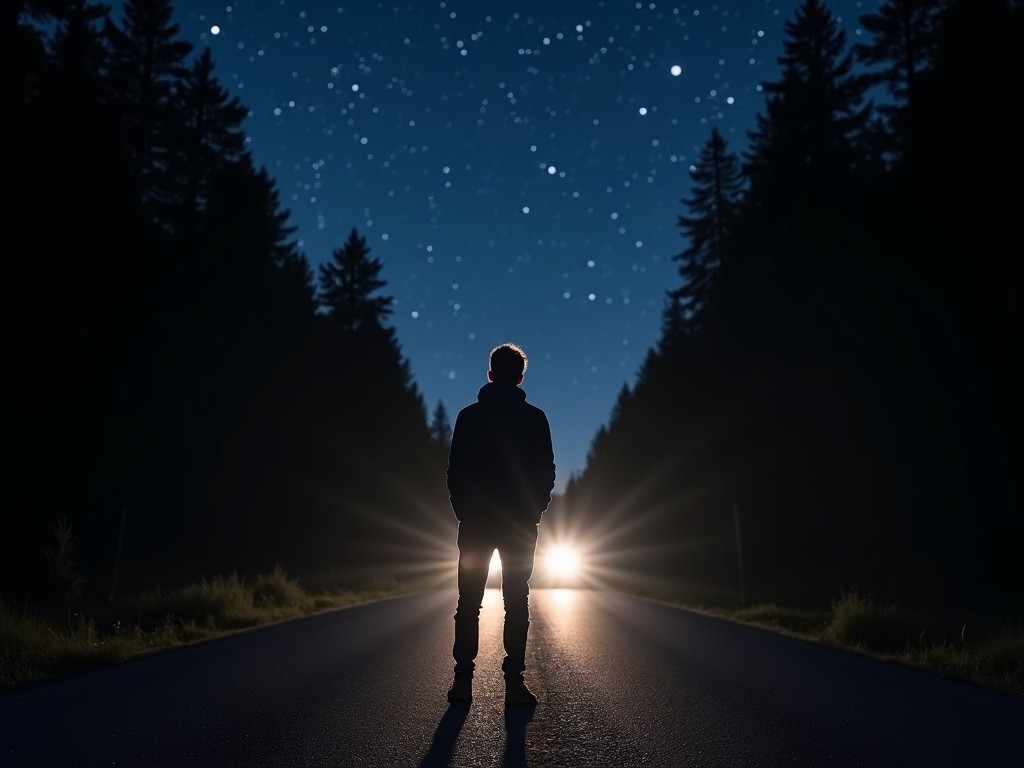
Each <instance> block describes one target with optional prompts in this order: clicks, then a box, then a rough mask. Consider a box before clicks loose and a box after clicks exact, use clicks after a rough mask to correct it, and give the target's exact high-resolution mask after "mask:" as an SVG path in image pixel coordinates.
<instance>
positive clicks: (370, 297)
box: [319, 227, 393, 332]
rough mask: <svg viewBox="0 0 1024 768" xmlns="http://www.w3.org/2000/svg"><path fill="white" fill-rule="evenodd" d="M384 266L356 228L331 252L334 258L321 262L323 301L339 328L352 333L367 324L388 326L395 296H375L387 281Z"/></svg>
mask: <svg viewBox="0 0 1024 768" xmlns="http://www.w3.org/2000/svg"><path fill="white" fill-rule="evenodd" d="M381 267H382V264H381V262H380V260H379V259H376V258H373V257H371V256H370V249H369V247H368V246H367V245H366V238H365V237H362V236H361V235H360V234H359V232H358V231H357V230H356V229H355V227H353V228H352V232H351V233H350V234H349V236H348V240H346V241H345V244H344V245H343V246H342V247H341V248H336V249H335V250H334V252H333V253H332V254H331V260H330V261H329V262H327V263H326V264H321V265H320V295H319V302H320V305H321V306H322V307H323V308H324V309H326V310H327V315H328V317H329V318H330V319H331V320H332V321H333V322H334V323H335V325H336V326H337V327H340V328H342V329H343V330H345V331H349V332H352V331H356V330H359V329H360V328H362V327H364V326H367V325H377V326H383V325H384V321H385V319H386V318H387V317H388V316H389V315H390V314H391V312H392V309H391V303H392V301H393V299H392V297H391V296H375V295H374V294H375V293H376V292H377V291H379V290H380V289H381V288H383V287H384V286H385V285H386V284H387V283H386V281H385V280H383V279H382V278H381V277H380V270H381Z"/></svg>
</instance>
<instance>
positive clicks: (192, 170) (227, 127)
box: [160, 48, 248, 225]
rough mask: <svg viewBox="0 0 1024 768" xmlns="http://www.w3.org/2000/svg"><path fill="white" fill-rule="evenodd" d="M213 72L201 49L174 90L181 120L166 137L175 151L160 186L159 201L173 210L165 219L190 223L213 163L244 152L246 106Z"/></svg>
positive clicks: (227, 161) (210, 56) (233, 159)
mask: <svg viewBox="0 0 1024 768" xmlns="http://www.w3.org/2000/svg"><path fill="white" fill-rule="evenodd" d="M213 71H214V62H213V54H212V53H211V52H210V49H209V48H205V49H204V50H203V52H202V53H201V54H200V55H199V56H198V57H197V58H196V59H195V61H193V62H192V65H191V67H190V68H189V69H188V71H187V72H186V73H185V75H184V77H183V79H182V81H181V83H180V84H179V85H178V87H177V88H175V90H174V92H173V94H172V104H173V108H174V109H175V111H176V112H177V114H178V116H179V119H178V121H177V122H175V123H174V124H173V128H174V129H175V130H174V133H173V135H172V136H169V137H168V138H169V139H170V140H171V141H172V145H171V147H170V148H169V149H170V151H171V152H174V153H175V154H176V155H177V156H176V157H175V158H174V161H173V163H172V164H171V165H170V166H169V168H168V169H167V170H168V171H169V174H168V176H169V178H167V179H166V180H165V181H164V183H162V184H161V185H160V187H162V188H163V189H162V191H163V194H164V196H165V199H164V200H162V202H163V203H164V204H165V205H166V206H167V207H169V208H171V209H172V210H174V211H176V214H169V218H176V219H179V220H184V221H189V222H192V223H193V225H194V223H195V217H196V216H197V215H198V214H199V212H200V211H201V210H202V209H203V208H204V207H205V206H206V202H207V195H208V193H209V186H210V180H211V176H212V175H213V174H214V173H215V171H216V169H217V168H219V167H221V166H224V165H226V164H231V163H236V162H238V161H240V160H241V159H242V155H243V154H244V152H245V136H244V132H243V129H242V123H243V121H244V120H245V118H246V116H247V115H248V109H247V108H246V107H245V106H243V105H242V103H241V101H240V100H239V99H238V97H237V96H234V97H233V96H229V94H228V92H227V89H226V88H224V86H223V85H222V84H221V83H220V82H219V81H218V80H217V78H216V77H215V75H214V72H213Z"/></svg>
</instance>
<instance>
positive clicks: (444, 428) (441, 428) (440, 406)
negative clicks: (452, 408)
mask: <svg viewBox="0 0 1024 768" xmlns="http://www.w3.org/2000/svg"><path fill="white" fill-rule="evenodd" d="M430 440H431V442H433V443H434V445H436V446H437V447H438V448H443V449H447V448H448V447H450V446H451V442H452V422H451V419H449V418H448V409H447V408H445V407H444V402H443V401H441V400H438V401H437V406H435V408H434V412H433V414H432V415H431V417H430Z"/></svg>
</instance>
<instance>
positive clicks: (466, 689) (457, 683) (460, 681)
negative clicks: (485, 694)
mask: <svg viewBox="0 0 1024 768" xmlns="http://www.w3.org/2000/svg"><path fill="white" fill-rule="evenodd" d="M472 699H473V675H467V674H466V673H464V672H456V673H455V680H453V681H452V687H451V688H449V689H448V701H471V700H472Z"/></svg>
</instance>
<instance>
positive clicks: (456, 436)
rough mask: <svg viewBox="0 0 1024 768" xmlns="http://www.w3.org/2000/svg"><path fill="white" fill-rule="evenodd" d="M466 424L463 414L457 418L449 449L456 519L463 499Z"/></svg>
mask: <svg viewBox="0 0 1024 768" xmlns="http://www.w3.org/2000/svg"><path fill="white" fill-rule="evenodd" d="M464 432H465V424H464V420H463V417H462V414H461V413H459V415H458V416H457V417H456V418H455V428H454V429H453V430H452V444H451V447H450V448H449V449H448V474H447V477H446V480H447V485H448V500H449V501H450V502H451V505H452V512H453V513H454V515H455V519H456V520H460V519H461V518H460V517H459V501H460V499H461V494H460V489H461V488H462V487H463V475H464V474H465V458H464V452H465V449H464V448H463V442H464V440H463V433H464Z"/></svg>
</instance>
